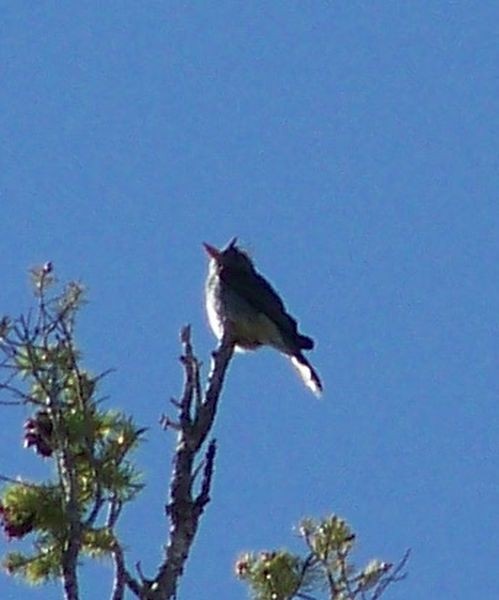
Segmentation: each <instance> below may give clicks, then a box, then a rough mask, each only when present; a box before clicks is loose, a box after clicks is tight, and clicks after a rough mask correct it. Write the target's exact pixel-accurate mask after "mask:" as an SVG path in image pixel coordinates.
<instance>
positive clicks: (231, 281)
mask: <svg viewBox="0 0 499 600" xmlns="http://www.w3.org/2000/svg"><path fill="white" fill-rule="evenodd" d="M220 277H221V279H222V281H224V282H225V284H226V285H227V286H229V287H231V288H232V289H233V290H234V291H235V292H236V293H237V294H239V295H240V296H241V297H242V298H244V299H245V300H246V302H248V304H250V305H251V306H254V307H255V309H257V310H258V311H259V312H262V313H264V314H265V315H267V317H269V319H271V320H272V321H273V322H274V323H275V324H276V325H277V326H278V327H279V329H280V330H281V331H282V333H283V334H284V335H286V336H287V337H288V339H289V341H290V342H291V343H292V344H297V345H298V347H299V348H303V349H307V350H308V349H311V348H312V347H313V340H311V339H310V338H308V337H306V336H302V335H300V334H299V333H298V324H297V322H296V320H295V319H293V317H291V316H290V315H289V314H288V313H287V312H286V308H285V306H284V303H283V301H282V300H281V298H280V297H279V295H278V294H277V292H276V291H275V290H274V288H273V287H272V286H271V285H270V283H269V282H268V281H267V280H266V279H264V278H263V277H262V276H261V275H260V274H259V273H257V272H256V271H254V270H252V271H245V272H241V271H236V270H232V269H222V271H221V273H220Z"/></svg>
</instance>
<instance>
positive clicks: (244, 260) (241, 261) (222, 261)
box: [203, 237, 253, 271]
mask: <svg viewBox="0 0 499 600" xmlns="http://www.w3.org/2000/svg"><path fill="white" fill-rule="evenodd" d="M236 242H237V237H235V238H233V239H232V240H231V241H230V242H229V243H228V244H227V247H226V248H224V249H223V250H219V249H218V248H215V246H211V245H210V244H207V243H206V242H205V243H203V246H204V248H205V250H206V252H207V253H208V255H209V256H210V258H211V259H212V260H214V261H215V263H216V265H217V266H218V268H219V269H229V270H231V271H252V270H253V263H252V262H251V259H250V257H249V256H248V255H247V254H246V252H244V251H243V250H241V249H240V248H238V247H237V245H236Z"/></svg>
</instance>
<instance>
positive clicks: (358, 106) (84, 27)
mask: <svg viewBox="0 0 499 600" xmlns="http://www.w3.org/2000/svg"><path fill="white" fill-rule="evenodd" d="M498 21H499V8H498V6H497V5H496V4H495V3H494V2H479V3H468V2H462V1H457V2H450V1H447V2H436V1H422V2H412V3H409V2H406V3H399V2H376V3H374V2H360V1H350V2H297V1H290V2H270V3H269V2H238V1H235V2H226V1H219V2H216V3H215V2H210V3H208V2H190V3H186V2H157V1H151V2H131V1H122V2H116V1H114V0H110V1H108V2H104V3H102V2H96V1H94V0H90V1H87V2H81V3H76V2H70V3H57V2H52V1H49V2H43V3H35V4H33V3H29V2H10V3H6V4H5V5H4V7H3V10H2V25H1V36H0V39H1V42H0V43H1V47H2V61H1V62H2V93H1V95H0V124H1V131H0V146H1V156H2V168H1V173H0V205H1V221H0V231H1V236H0V256H1V265H2V275H3V284H2V289H1V293H0V312H2V313H5V312H8V313H14V314H15V313H18V312H19V311H20V310H21V309H22V308H25V307H26V306H27V305H28V301H29V289H28V285H27V277H26V271H27V269H28V267H30V266H32V265H33V264H38V263H42V262H43V261H45V260H49V259H50V260H52V261H53V262H54V264H55V266H56V269H57V273H58V274H59V276H60V278H61V279H68V278H78V279H81V280H82V281H84V282H85V283H86V284H87V286H88V288H89V298H90V304H89V305H87V306H86V307H85V309H84V312H83V313H82V316H81V319H80V342H81V344H82V345H83V348H84V354H85V359H86V363H87V365H88V367H89V368H91V369H93V370H94V371H102V370H104V369H107V368H109V367H114V368H116V369H117V371H116V372H115V373H114V374H113V375H111V376H109V378H108V379H107V381H106V382H105V384H104V386H103V392H105V393H108V394H110V399H109V401H108V405H109V406H111V407H114V406H116V407H122V408H123V409H125V410H126V411H129V412H130V413H132V414H133V415H135V418H136V419H137V421H138V422H139V423H141V424H143V425H145V426H149V427H151V430H150V432H149V435H148V440H149V441H148V443H147V444H146V446H145V447H144V448H143V450H142V451H141V452H140V453H139V455H138V457H137V458H138V461H139V464H140V465H141V466H142V467H143V469H144V471H145V478H146V481H147V484H148V487H147V490H146V491H145V492H144V494H143V495H142V496H141V499H140V501H139V502H138V503H137V505H136V506H133V507H132V506H131V507H130V508H129V510H128V511H127V513H126V514H125V521H126V522H124V523H123V526H122V534H123V538H124V540H125V541H126V543H127V545H128V554H129V561H130V564H133V562H134V561H137V560H141V561H142V567H143V569H144V571H145V572H146V573H153V572H154V570H155V568H156V566H157V564H158V560H159V558H160V556H161V544H162V543H163V542H164V539H165V531H166V523H165V521H164V519H163V516H162V514H163V513H162V510H163V508H162V507H163V504H164V501H165V492H166V489H167V483H168V478H169V472H170V461H171V450H172V446H173V442H174V440H173V437H172V436H171V435H168V434H165V433H163V432H161V431H160V430H159V427H158V425H157V422H158V418H159V416H160V414H161V413H162V412H164V411H165V410H167V406H168V404H167V401H168V398H169V397H171V396H175V395H176V394H178V393H179V390H180V386H181V369H180V365H179V363H178V361H177V358H178V355H179V352H180V349H179V346H178V342H177V333H178V330H179V328H180V326H181V325H183V324H184V323H186V322H190V323H192V325H193V328H194V335H195V341H196V344H197V350H198V351H199V354H200V355H201V356H202V357H203V358H204V359H205V361H206V363H207V362H208V357H209V353H210V351H211V349H212V348H213V346H214V339H213V337H212V335H211V332H210V331H209V329H208V327H207V324H206V318H205V315H204V306H203V296H202V294H203V283H204V276H205V271H206V257H205V256H204V253H203V251H202V247H201V242H202V241H208V242H210V243H212V244H215V245H222V244H224V243H225V242H226V241H227V240H228V239H230V238H231V237H232V236H234V235H238V236H240V239H241V241H242V242H243V243H244V244H245V246H246V247H247V248H249V250H250V251H251V253H252V255H253V257H254V258H255V260H256V263H257V265H258V267H259V268H260V270H261V271H262V272H264V273H265V274H266V276H267V277H268V278H269V279H270V280H271V281H272V282H273V283H274V284H275V286H276V287H277V289H278V290H279V291H280V292H281V293H282V295H283V296H284V298H285V299H286V303H287V305H288V307H289V308H290V310H291V311H292V313H293V314H295V315H296V316H297V317H298V318H299V320H300V323H301V326H302V329H303V331H304V333H306V334H308V335H311V336H312V337H314V338H315V339H316V340H317V347H316V350H315V351H314V352H313V353H312V354H311V359H312V360H313V363H314V364H315V366H316V367H317V369H318V371H319V372H320V373H321V375H322V377H323V380H324V384H325V388H326V393H325V395H324V399H323V400H321V401H318V400H316V399H315V398H314V397H313V396H312V395H311V394H310V393H309V392H308V391H307V390H306V389H305V387H304V386H303V385H302V384H301V382H300V381H299V379H298V378H297V377H296V375H295V373H294V372H293V370H292V368H291V366H290V365H289V364H288V363H287V361H285V360H284V359H283V358H282V357H281V356H279V355H277V354H276V353H273V352H271V351H262V352H259V353H255V354H248V355H245V356H237V357H236V360H235V361H234V362H233V364H232V367H231V370H230V374H229V380H228V382H227V386H226V388H225V393H224V396H223V399H222V404H221V406H220V412H219V414H218V419H217V423H216V437H217V438H218V441H219V455H218V461H217V470H216V478H215V481H214V489H213V502H212V504H210V506H209V508H208V510H207V513H206V516H205V517H204V519H203V522H202V526H201V530H200V535H199V537H198V539H197V543H196V546H195V549H194V552H193V555H192V559H191V561H190V563H189V565H188V569H187V573H186V575H185V578H184V580H183V583H182V589H181V595H180V599H181V600H182V599H187V598H191V599H201V600H205V599H207V600H210V599H217V600H242V599H244V598H246V590H245V588H244V586H242V585H241V584H240V583H238V582H237V581H236V580H235V579H234V578H233V575H232V565H233V562H234V560H235V558H236V556H237V554H238V553H239V552H240V551H243V550H251V549H254V550H259V549H263V548H274V547H280V546H283V545H291V546H292V547H293V548H298V547H299V545H298V544H297V542H296V540H295V539H294V537H293V533H292V529H291V528H292V526H293V524H294V523H296V522H297V521H298V520H299V519H300V518H301V517H303V516H305V515H311V516H317V517H319V516H322V515H326V514H328V513H330V512H333V511H334V512H337V513H339V514H340V515H342V516H344V517H345V518H346V519H347V520H348V521H349V522H350V523H351V525H352V526H353V527H354V529H355V530H356V532H357V533H358V536H359V539H360V544H361V546H360V548H359V561H362V560H365V559H367V558H369V557H371V556H380V557H381V558H384V559H386V560H397V559H398V558H400V557H401V555H402V554H403V552H404V551H405V550H406V548H408V547H411V548H412V550H413V554H412V558H411V561H410V577H409V579H408V580H407V581H406V582H405V583H403V584H400V585H399V586H398V587H394V588H393V589H392V591H391V592H390V593H387V594H386V598H387V599H388V598H394V599H396V598H400V599H402V598H403V599H404V600H420V599H421V598H438V599H449V600H465V599H466V600H468V599H470V598H483V599H489V598H490V599H493V598H498V597H499V569H498V568H497V557H498V556H499V535H498V533H499V513H498V506H499V484H498V478H499V441H498V426H499V417H498V404H499V364H498V363H499V351H498V349H499V343H498V333H499V331H498V330H499V327H498V316H499V284H498V281H499V267H498V265H499V260H498V259H499V252H498V250H499V241H498V240H499V237H498V226H499V202H498V183H499V181H498V179H499V177H498V173H499V170H498V166H499V165H498V162H499V161H498V133H499V131H498V130H499V119H498V114H499V101H498V98H499V83H498V81H499V80H498V78H497V65H498V62H499V52H498V45H497V23H498ZM2 413H3V414H2V419H3V423H4V425H3V428H2V432H3V433H2V446H3V450H2V451H1V453H0V473H2V474H5V475H11V476H15V475H17V474H24V475H27V476H36V475H39V474H40V473H43V468H42V467H40V464H39V462H38V461H37V460H36V459H35V458H34V457H33V456H32V455H31V454H30V453H29V452H27V451H23V450H22V447H21V423H22V420H23V419H24V418H25V416H26V414H27V412H26V411H23V410H20V409H3V410H2ZM15 546H16V545H15V543H10V544H6V543H5V542H4V540H2V541H0V550H5V549H14V548H15ZM107 573H108V571H107V570H106V569H105V568H102V569H101V568H98V569H95V568H93V569H90V570H88V577H87V578H86V580H85V590H86V592H87V594H86V597H87V598H92V599H94V598H105V597H107V595H106V590H107V589H108V588H107V583H108V581H107V579H106V577H105V574H107ZM109 573H110V571H109ZM91 589H93V591H90V590H91ZM58 591H59V590H58V588H48V589H41V590H36V589H35V590H33V591H31V590H26V589H25V588H24V587H20V586H19V585H16V584H15V583H13V582H12V581H11V580H10V579H8V578H6V577H5V576H4V575H3V574H2V575H1V576H0V595H1V597H2V599H4V598H5V599H9V600H17V599H19V600H20V599H23V600H35V599H37V598H43V599H44V600H46V599H47V598H48V599H49V600H51V599H52V598H54V599H55V598H57V597H58Z"/></svg>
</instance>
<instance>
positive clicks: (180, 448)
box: [141, 327, 234, 600]
mask: <svg viewBox="0 0 499 600" xmlns="http://www.w3.org/2000/svg"><path fill="white" fill-rule="evenodd" d="M181 341H182V344H183V349H184V354H183V356H182V358H181V362H182V364H183V366H184V372H185V383H184V392H183V395H182V399H181V401H180V403H179V404H180V407H179V413H180V414H179V423H178V426H179V433H178V442H177V449H176V452H175V457H174V467H173V476H172V480H171V483H170V502H169V503H168V505H167V506H166V514H167V515H168V517H169V519H170V523H171V525H170V539H169V542H168V545H167V548H166V557H165V560H164V562H163V564H162V565H161V567H160V569H159V571H158V573H157V576H156V577H155V579H154V582H153V584H148V585H147V589H146V586H143V589H142V594H143V595H142V596H141V597H142V598H146V599H147V600H169V599H171V598H174V597H175V595H176V590H177V585H178V580H179V578H180V577H181V575H182V573H183V570H184V565H185V562H186V560H187V558H188V556H189V552H190V550H191V547H192V544H193V541H194V538H195V535H196V532H197V529H198V524H199V518H200V516H201V515H202V513H203V510H204V508H205V506H206V504H207V503H208V502H209V499H210V489H211V484H212V478H213V471H214V460H215V454H216V443H215V441H214V440H212V441H211V442H210V444H209V446H208V449H207V451H206V456H205V464H204V468H203V477H202V480H201V488H200V492H199V494H198V495H197V496H195V494H194V491H193V487H194V482H195V473H196V466H195V459H196V456H197V454H198V453H199V451H200V450H201V448H202V446H203V444H204V443H205V441H206V438H207V436H208V434H209V432H210V431H211V428H212V427H213V424H214V421H215V416H216V410H217V406H218V401H219V398H220V394H221V392H222V387H223V383H224V378H225V374H226V372H227V367H228V365H229V362H230V360H231V358H232V355H233V353H234V344H233V342H232V340H231V337H230V335H226V336H224V338H223V339H222V341H221V343H220V344H219V346H218V348H217V350H216V351H215V352H214V353H213V360H212V365H211V371H210V375H209V377H208V385H207V388H206V391H205V394H204V397H203V395H202V392H201V391H200V390H201V384H200V375H199V362H198V360H197V358H196V357H195V356H194V353H193V349H192V344H191V335H190V327H185V328H183V330H182V333H181ZM193 399H194V400H195V402H194V408H193ZM167 423H168V424H170V423H171V422H170V421H169V420H168V421H167Z"/></svg>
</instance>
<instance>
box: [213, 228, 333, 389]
mask: <svg viewBox="0 0 499 600" xmlns="http://www.w3.org/2000/svg"><path fill="white" fill-rule="evenodd" d="M236 242H237V238H234V239H233V240H232V241H231V242H230V243H229V244H228V246H227V247H226V248H225V249H224V250H218V249H217V248H215V247H213V246H210V244H206V243H205V244H204V247H205V249H206V252H207V253H208V255H209V256H210V265H209V273H208V278H207V280H206V310H207V313H208V320H209V322H210V326H211V328H212V330H213V333H214V334H215V335H216V337H217V338H218V339H219V340H220V339H222V337H223V334H224V332H225V330H226V328H227V327H228V328H229V331H230V334H231V335H232V337H233V340H234V342H235V345H236V349H242V350H256V349H257V348H259V347H260V346H272V347H273V348H275V349H276V350H278V351H279V352H282V353H283V354H285V355H286V356H289V358H290V359H291V362H292V363H293V365H294V366H295V367H296V369H297V370H298V372H299V373H300V375H301V377H302V379H303V381H304V383H305V384H306V385H307V386H308V387H309V388H310V389H311V390H312V391H313V392H314V393H315V394H316V395H320V393H321V392H322V383H321V380H320V379H319V376H318V375H317V373H316V372H315V370H314V368H313V367H312V365H311V364H310V363H309V362H308V360H307V359H306V358H305V356H304V355H303V353H302V350H312V348H313V347H314V341H313V340H312V339H311V338H309V337H307V336H305V335H301V334H300V333H298V327H297V322H296V321H295V319H293V317H291V316H290V315H289V314H288V313H287V312H286V308H285V306H284V304H283V302H282V300H281V298H280V297H279V296H278V294H277V292H276V291H275V290H274V288H273V287H272V286H271V285H270V283H269V282H268V281H267V280H266V279H264V278H263V277H262V276H261V275H260V274H259V273H258V272H257V270H256V269H255V267H254V266H253V263H252V261H251V259H250V258H249V256H248V255H247V254H246V252H244V251H243V250H241V249H240V248H238V247H237V245H236Z"/></svg>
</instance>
